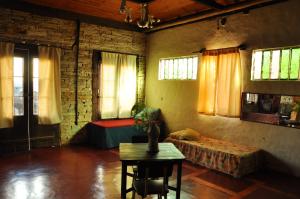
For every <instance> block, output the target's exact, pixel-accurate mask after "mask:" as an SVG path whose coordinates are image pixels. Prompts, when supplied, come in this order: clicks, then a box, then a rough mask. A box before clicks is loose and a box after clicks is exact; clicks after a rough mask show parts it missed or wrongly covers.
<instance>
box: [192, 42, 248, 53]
mask: <svg viewBox="0 0 300 199" xmlns="http://www.w3.org/2000/svg"><path fill="white" fill-rule="evenodd" d="M231 48H238V49H239V50H246V49H247V45H246V44H241V45H239V46H238V47H228V48H219V49H212V50H226V49H231ZM204 51H206V48H201V49H200V50H199V51H195V52H192V53H203V52H204Z"/></svg>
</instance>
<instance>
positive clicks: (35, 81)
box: [32, 58, 39, 115]
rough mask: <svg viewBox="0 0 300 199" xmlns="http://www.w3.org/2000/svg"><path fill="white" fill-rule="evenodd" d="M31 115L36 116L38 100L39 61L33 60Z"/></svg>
mask: <svg viewBox="0 0 300 199" xmlns="http://www.w3.org/2000/svg"><path fill="white" fill-rule="evenodd" d="M32 80H33V81H32V82H33V86H32V87H33V115H38V100H39V59H38V58H33V75H32Z"/></svg>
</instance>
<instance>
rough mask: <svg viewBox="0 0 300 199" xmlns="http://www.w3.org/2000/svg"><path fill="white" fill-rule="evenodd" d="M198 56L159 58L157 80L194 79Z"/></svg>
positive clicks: (195, 77)
mask: <svg viewBox="0 0 300 199" xmlns="http://www.w3.org/2000/svg"><path fill="white" fill-rule="evenodd" d="M197 69H198V56H187V57H175V58H163V59H160V60H159V72H158V79H159V80H170V79H176V80H196V79H197Z"/></svg>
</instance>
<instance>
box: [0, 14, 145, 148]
mask: <svg viewBox="0 0 300 199" xmlns="http://www.w3.org/2000/svg"><path fill="white" fill-rule="evenodd" d="M80 28H81V29H80V47H79V67H78V74H79V75H78V125H75V51H73V50H72V45H73V43H74V41H75V35H76V23H75V22H74V21H69V20H62V19H57V18H50V17H44V16H39V15H34V14H30V13H27V12H21V11H15V10H10V9H4V8H0V40H3V41H8V40H10V41H15V42H23V41H26V42H27V43H36V44H38V43H41V44H50V45H56V46H61V47H63V54H62V57H61V90H62V108H63V121H62V123H61V141H62V143H63V144H66V143H68V142H70V140H74V141H76V140H78V139H75V138H76V137H78V134H80V133H81V132H82V131H83V130H82V129H83V127H84V126H85V125H86V124H87V123H88V122H89V121H91V117H92V54H93V50H105V51H113V52H123V53H132V54H137V55H139V64H140V67H139V70H138V71H139V73H138V82H139V86H138V91H139V92H138V99H140V100H141V99H143V98H144V87H143V86H144V79H145V74H144V71H145V70H144V67H145V45H146V43H145V35H144V34H143V33H138V32H133V31H126V30H120V29H115V28H109V27H104V26H99V25H92V24H87V23H82V24H81V27H80ZM79 137H80V136H79Z"/></svg>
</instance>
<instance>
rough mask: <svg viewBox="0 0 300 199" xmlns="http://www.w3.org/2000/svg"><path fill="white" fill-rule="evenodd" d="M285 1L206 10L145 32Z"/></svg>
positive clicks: (265, 0)
mask: <svg viewBox="0 0 300 199" xmlns="http://www.w3.org/2000/svg"><path fill="white" fill-rule="evenodd" d="M286 1H288V0H252V1H245V2H240V3H238V4H234V5H231V6H226V7H225V8H224V9H223V10H207V11H203V12H200V13H198V14H195V15H193V16H191V15H190V16H186V17H182V18H178V19H176V20H173V21H169V22H165V23H161V24H160V25H158V24H157V26H155V27H154V28H152V29H150V30H147V31H146V32H147V33H151V32H156V31H159V30H164V29H168V28H172V27H176V26H181V25H184V24H190V23H194V22H197V21H203V20H207V19H211V18H215V17H219V16H226V15H231V14H235V13H238V12H243V11H249V10H253V9H257V8H261V7H265V6H269V5H273V4H276V3H281V2H286Z"/></svg>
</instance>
